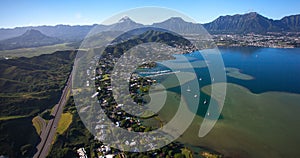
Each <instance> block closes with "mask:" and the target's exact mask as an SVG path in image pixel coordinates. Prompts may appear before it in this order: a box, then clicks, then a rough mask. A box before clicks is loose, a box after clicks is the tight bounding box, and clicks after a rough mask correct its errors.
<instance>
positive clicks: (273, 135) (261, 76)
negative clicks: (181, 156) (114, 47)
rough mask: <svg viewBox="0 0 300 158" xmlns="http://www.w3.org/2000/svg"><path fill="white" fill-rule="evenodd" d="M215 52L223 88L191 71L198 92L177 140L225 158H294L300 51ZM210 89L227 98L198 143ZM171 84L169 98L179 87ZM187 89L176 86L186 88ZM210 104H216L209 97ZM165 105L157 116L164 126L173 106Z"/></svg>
mask: <svg viewBox="0 0 300 158" xmlns="http://www.w3.org/2000/svg"><path fill="white" fill-rule="evenodd" d="M220 52H221V55H222V57H223V60H224V64H225V67H226V68H229V69H227V70H230V71H231V72H233V74H231V75H228V74H227V82H228V83H215V82H213V81H212V80H211V79H210V76H209V73H208V71H207V70H205V69H206V68H205V67H203V66H201V67H197V68H195V72H196V74H197V79H198V80H199V86H200V87H201V91H200V92H198V93H199V99H200V103H199V105H198V111H197V115H196V117H195V118H194V121H193V122H192V124H191V126H190V127H189V128H188V130H187V131H186V132H185V133H184V134H183V135H182V136H181V137H180V138H179V139H178V141H180V142H182V143H184V144H187V145H191V146H193V147H195V148H203V147H204V148H209V149H213V150H216V151H217V152H220V153H222V154H224V155H225V156H231V157H296V156H297V155H299V151H298V147H299V146H300V136H298V135H297V133H299V131H300V128H299V127H300V126H299V125H300V118H299V117H298V116H297V115H298V114H299V112H300V106H299V105H298V104H299V102H300V88H299V86H300V85H299V84H297V83H298V82H299V81H300V78H299V77H300V74H299V73H300V72H299V71H298V68H299V63H300V49H277V48H276V49H275V48H251V47H250V48H248V47H245V48H222V49H220ZM185 56H188V57H190V58H191V59H192V60H193V62H194V60H196V59H199V60H201V59H202V58H201V54H200V53H199V52H194V53H191V54H187V55H185ZM182 71H184V69H183V70H182ZM169 76H170V75H169ZM173 77H174V76H173ZM243 77H244V79H243ZM168 78H169V80H168ZM164 82H168V83H169V84H171V83H170V82H177V84H179V83H178V81H176V80H174V79H173V78H172V77H166V78H165V79H164ZM211 84H215V85H221V84H226V85H227V95H226V99H225V104H224V108H223V111H222V113H221V116H220V118H219V120H218V121H217V123H216V125H215V126H214V128H213V129H212V131H211V132H210V133H209V134H208V135H206V136H205V137H203V138H199V137H198V132H199V127H200V125H201V123H202V121H203V117H204V116H205V114H206V112H207V104H205V103H204V101H205V102H206V101H207V102H209V101H210V93H211V92H210V91H211ZM172 85H173V86H172V87H171V88H170V89H168V90H170V91H173V92H175V93H169V95H174V97H176V96H177V95H179V94H181V91H180V87H179V85H178V87H174V84H172ZM187 85H188V83H184V84H183V85H180V86H183V87H184V89H187ZM171 97H172V96H171ZM177 98H178V96H177ZM173 100H174V99H173ZM185 101H186V104H188V106H195V105H191V104H190V103H189V99H187V98H185ZM211 101H217V100H215V99H214V98H212V100H211ZM165 106H166V107H164V108H165V109H169V110H161V111H160V112H159V113H158V116H159V117H161V119H162V120H164V122H167V121H168V120H170V119H171V118H172V117H170V116H169V115H166V113H167V111H170V109H172V111H174V109H173V108H174V103H168V101H167V103H166V104H165ZM175 107H176V106H175ZM176 109H177V108H175V110H176ZM172 113H174V112H172ZM169 114H170V113H169Z"/></svg>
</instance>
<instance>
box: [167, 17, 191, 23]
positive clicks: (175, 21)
mask: <svg viewBox="0 0 300 158" xmlns="http://www.w3.org/2000/svg"><path fill="white" fill-rule="evenodd" d="M165 22H171V23H185V22H186V21H184V20H183V19H182V18H181V17H171V18H170V19H168V20H166V21H165Z"/></svg>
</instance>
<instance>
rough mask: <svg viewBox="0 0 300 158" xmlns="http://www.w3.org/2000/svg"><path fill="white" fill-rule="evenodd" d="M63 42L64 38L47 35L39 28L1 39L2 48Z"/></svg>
mask: <svg viewBox="0 0 300 158" xmlns="http://www.w3.org/2000/svg"><path fill="white" fill-rule="evenodd" d="M62 42H63V41H62V40H60V39H58V38H55V37H49V36H46V35H44V34H42V33H41V32H40V31H38V30H34V29H28V30H27V31H26V32H25V33H24V34H22V35H21V36H17V37H13V38H10V39H6V40H2V41H0V50H9V49H17V48H29V47H38V46H46V45H53V44H58V43H62Z"/></svg>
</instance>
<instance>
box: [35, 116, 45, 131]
mask: <svg viewBox="0 0 300 158" xmlns="http://www.w3.org/2000/svg"><path fill="white" fill-rule="evenodd" d="M32 125H33V126H34V128H35V130H36V133H38V134H39V135H40V134H41V132H42V129H43V127H44V125H46V124H45V122H42V118H41V117H40V116H36V117H34V118H33V119H32Z"/></svg>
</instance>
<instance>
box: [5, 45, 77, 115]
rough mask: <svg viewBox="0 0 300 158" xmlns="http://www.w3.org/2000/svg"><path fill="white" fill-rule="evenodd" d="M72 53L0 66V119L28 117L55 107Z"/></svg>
mask: <svg viewBox="0 0 300 158" xmlns="http://www.w3.org/2000/svg"><path fill="white" fill-rule="evenodd" d="M74 57H75V52H74V51H61V52H56V53H54V54H47V55H41V56H38V57H33V58H24V57H23V58H18V59H11V60H2V61H1V62H0V102H1V105H0V116H1V117H3V116H10V115H29V114H35V113H39V112H42V111H44V110H45V109H47V108H50V107H52V106H53V105H55V104H56V103H57V101H58V99H59V97H60V94H61V92H60V91H61V90H62V88H63V87H64V84H65V82H66V79H67V78H68V76H69V74H70V71H71V68H72V63H73V59H74Z"/></svg>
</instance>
